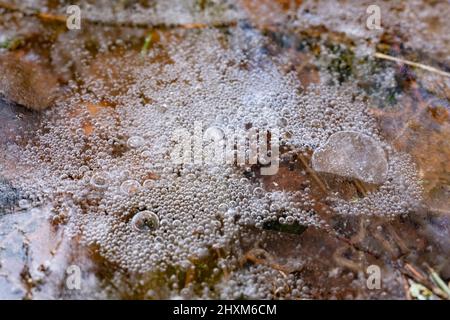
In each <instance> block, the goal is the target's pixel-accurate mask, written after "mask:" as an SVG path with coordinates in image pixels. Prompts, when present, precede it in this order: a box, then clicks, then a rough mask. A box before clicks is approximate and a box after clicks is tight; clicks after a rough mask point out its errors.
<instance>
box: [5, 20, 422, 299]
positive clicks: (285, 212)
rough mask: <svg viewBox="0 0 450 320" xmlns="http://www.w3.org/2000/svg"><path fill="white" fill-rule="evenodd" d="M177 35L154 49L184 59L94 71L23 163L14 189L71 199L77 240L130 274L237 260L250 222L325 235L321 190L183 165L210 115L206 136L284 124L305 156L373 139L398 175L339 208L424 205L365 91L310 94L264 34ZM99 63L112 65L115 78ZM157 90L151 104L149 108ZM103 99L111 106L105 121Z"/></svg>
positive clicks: (124, 61)
mask: <svg viewBox="0 0 450 320" xmlns="http://www.w3.org/2000/svg"><path fill="white" fill-rule="evenodd" d="M176 32H177V33H180V35H181V36H180V37H178V39H171V40H170V41H169V40H167V39H164V38H162V39H161V40H160V41H162V42H163V43H162V44H163V45H161V47H155V48H154V49H153V52H152V54H154V55H155V56H158V55H159V56H163V57H166V56H168V57H170V60H171V63H164V62H162V61H164V59H152V60H148V61H147V60H145V59H144V60H142V59H141V57H138V56H133V55H126V56H125V57H122V56H117V55H107V54H104V55H102V56H101V57H100V58H98V59H99V61H97V59H94V61H93V62H92V69H93V70H91V71H90V72H91V73H89V72H88V71H86V72H88V73H87V74H86V77H87V79H88V80H87V83H88V84H89V91H88V90H85V88H81V89H82V90H81V92H82V93H81V94H80V93H78V92H79V91H77V90H74V92H73V95H72V96H71V97H70V98H66V100H64V101H60V103H59V104H58V107H57V108H55V109H54V110H52V112H48V113H45V114H44V124H43V126H44V128H43V129H42V130H39V131H37V132H36V137H35V139H34V140H33V141H30V142H29V143H28V145H26V146H25V147H23V148H22V149H21V150H20V152H21V155H22V156H21V158H20V161H19V162H18V163H17V166H18V167H20V168H24V169H23V170H20V172H18V173H16V174H14V175H13V178H14V179H12V180H13V181H15V184H16V185H17V187H18V189H20V190H23V191H24V192H27V193H28V194H30V196H34V197H35V199H41V200H42V199H49V200H51V201H53V202H55V203H58V201H59V202H60V201H66V202H67V205H70V206H71V210H67V212H68V214H67V217H64V219H59V220H61V221H63V223H64V224H65V227H66V228H67V230H68V233H69V234H71V235H73V236H77V237H78V238H79V239H81V240H82V242H83V243H85V244H87V245H92V246H93V247H95V248H98V250H99V252H100V253H101V254H102V256H103V257H105V258H106V259H107V260H109V261H111V262H114V263H116V264H117V265H119V266H120V267H123V268H126V269H128V270H132V271H136V272H145V271H149V270H155V269H161V270H165V269H167V268H168V267H169V266H170V265H176V266H181V267H182V268H183V266H184V265H186V261H191V260H195V259H199V258H202V257H204V256H205V255H208V253H209V252H211V251H214V250H223V251H227V250H228V249H229V248H230V247H231V246H232V245H233V244H234V243H235V241H236V236H237V235H238V233H239V231H240V230H241V228H242V227H245V226H256V227H257V228H263V227H264V225H265V224H266V223H268V222H273V221H276V222H279V223H281V224H294V223H298V224H300V225H312V226H316V227H321V226H323V224H324V222H323V221H322V220H320V218H319V217H318V215H317V212H316V211H315V209H314V208H315V205H316V200H315V199H314V197H313V195H312V194H311V189H309V188H303V189H302V188H300V186H298V190H294V191H287V190H282V189H280V190H275V191H269V190H266V187H265V185H264V183H262V182H260V181H258V177H257V176H256V174H255V172H253V171H252V168H251V167H250V166H248V170H245V168H242V167H239V166H236V165H233V164H227V163H222V164H217V165H212V166H211V165H208V166H207V165H204V164H203V163H196V162H195V161H194V160H195V159H192V162H190V163H189V162H188V163H182V164H179V163H174V162H173V161H172V160H173V159H171V156H170V154H171V152H172V151H173V148H174V143H173V140H172V134H173V133H174V132H176V131H177V130H179V129H183V130H187V132H189V133H191V134H192V135H193V134H194V131H195V128H196V126H195V123H196V121H199V120H200V121H201V128H202V130H206V128H209V127H215V126H217V127H221V128H228V129H230V130H236V129H240V130H244V131H245V130H247V129H248V128H249V127H251V128H256V129H258V128H277V129H279V130H280V138H281V140H282V141H281V142H282V144H284V145H287V146H290V147H292V148H293V149H295V148H300V149H302V150H305V149H306V148H310V149H313V150H314V149H315V148H318V147H319V146H321V145H323V144H324V143H326V141H327V140H328V138H329V137H330V136H331V135H332V134H333V133H336V132H339V131H356V132H361V133H364V134H365V135H367V136H370V137H373V138H374V139H375V140H377V141H380V143H381V144H382V146H383V148H384V149H385V150H387V152H389V154H388V155H389V156H388V162H389V172H388V179H387V180H386V182H385V183H383V184H382V185H381V186H380V187H379V189H378V190H377V191H374V192H373V193H372V194H370V195H369V196H368V197H367V198H366V199H363V201H360V202H358V203H356V204H354V203H350V204H349V203H348V202H346V201H344V200H342V199H339V198H337V199H333V200H334V203H335V206H334V209H335V210H336V211H337V212H340V213H350V214H352V213H353V212H355V211H359V212H364V213H365V212H366V211H367V212H368V213H371V212H375V214H384V212H389V213H392V214H398V213H404V212H405V211H407V210H409V209H410V208H411V207H412V206H413V205H414V204H415V203H416V202H417V201H418V198H419V189H418V188H417V187H416V182H415V181H414V180H415V176H414V172H415V169H414V168H413V167H412V166H411V161H410V160H409V159H408V158H407V157H403V156H401V155H398V154H397V153H396V152H395V151H392V150H390V151H389V150H388V147H387V144H385V143H384V142H382V139H381V138H380V137H379V133H378V130H377V126H376V122H375V120H374V119H373V118H371V117H370V116H369V115H368V113H367V109H366V106H365V104H364V103H363V101H362V99H360V97H359V96H358V95H357V94H355V89H354V88H353V89H352V88H342V87H337V88H335V87H328V86H325V85H317V86H316V87H312V88H311V90H309V91H305V92H302V93H301V94H299V93H298V88H299V87H300V84H299V82H298V80H296V78H295V76H294V75H292V74H284V73H282V72H280V71H279V69H278V67H277V65H276V64H275V63H274V62H272V61H271V60H270V58H269V57H268V56H266V54H265V53H264V51H261V50H253V49H251V48H248V46H247V45H244V44H242V43H245V42H243V41H242V39H245V38H246V37H250V38H251V39H253V40H254V41H256V42H258V43H259V42H263V40H264V37H263V36H262V35H260V34H258V33H257V32H255V31H249V30H245V29H241V28H236V29H232V30H231V31H230V34H229V35H224V34H223V33H222V32H220V31H218V30H211V29H205V30H201V31H198V33H200V34H201V36H198V34H197V33H192V32H189V31H186V30H185V31H181V30H180V31H176ZM249 32H250V33H251V34H249ZM224 37H225V39H224ZM225 40H227V41H228V40H229V46H230V47H229V48H225V47H226V46H224V43H227V41H225ZM72 41H75V42H76V41H77V40H76V39H74V40H72ZM80 41H81V40H80ZM80 47H82V46H81V45H80ZM250 47H251V46H250ZM162 48H164V49H162ZM133 59H140V60H139V64H138V66H136V65H134V63H130V61H134V60H133ZM262 62H263V63H262ZM99 63H106V64H107V65H109V66H111V68H112V69H111V70H110V71H108V72H106V71H105V72H104V73H102V70H98V69H99V68H98V66H97V67H95V65H96V64H99ZM244 66H245V67H244ZM109 72H111V73H114V72H122V73H123V74H126V75H127V77H126V82H125V83H123V82H120V81H124V80H123V79H124V78H125V77H124V78H120V79H119V78H118V79H117V80H114V79H113V80H111V75H110V74H109ZM111 82H112V83H111ZM121 88H122V89H123V88H126V90H122V91H120V94H117V90H119V89H121ZM89 92H93V93H92V94H91V93H89ZM143 94H145V95H146V96H148V97H151V99H150V98H149V99H147V100H146V101H145V102H143V97H142V96H143ZM98 97H105V99H106V98H108V99H107V100H108V101H114V102H115V106H114V108H109V107H103V106H101V105H100V102H99V101H98ZM86 101H89V102H90V104H88V105H90V106H91V107H90V108H88V107H87V104H86ZM96 104H97V105H98V106H97V107H96V108H97V109H99V110H100V111H98V112H93V111H92V105H96ZM18 171H19V170H18ZM298 174H300V173H298ZM27 199H28V198H27ZM30 199H32V197H30ZM373 208H375V209H376V210H375V209H374V210H373ZM59 220H58V221H59ZM264 272H269V271H264ZM264 272H263V273H264ZM255 281H262V280H258V279H255ZM233 287H234V286H233ZM266 294H267V292H266V291H264V292H256V293H255V294H254V295H253V294H250V295H249V296H258V297H263V296H265V295H266Z"/></svg>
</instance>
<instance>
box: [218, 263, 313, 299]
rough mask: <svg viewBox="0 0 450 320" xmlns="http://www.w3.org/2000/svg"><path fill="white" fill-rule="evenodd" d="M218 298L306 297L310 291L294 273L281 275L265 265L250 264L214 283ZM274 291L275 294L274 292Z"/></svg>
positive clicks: (309, 294)
mask: <svg viewBox="0 0 450 320" xmlns="http://www.w3.org/2000/svg"><path fill="white" fill-rule="evenodd" d="M216 287H217V288H216V289H217V291H218V292H219V293H220V299H274V298H281V297H282V298H283V299H308V298H310V297H311V292H310V290H309V288H308V286H307V285H305V283H304V281H303V280H302V279H298V278H296V277H295V276H294V274H288V275H282V274H281V273H280V272H279V271H277V270H274V269H272V268H270V267H269V266H265V265H252V266H250V267H249V268H248V269H244V270H239V271H237V272H234V273H232V276H231V278H229V279H227V280H226V281H224V282H221V283H219V284H217V285H216ZM274 293H275V294H274Z"/></svg>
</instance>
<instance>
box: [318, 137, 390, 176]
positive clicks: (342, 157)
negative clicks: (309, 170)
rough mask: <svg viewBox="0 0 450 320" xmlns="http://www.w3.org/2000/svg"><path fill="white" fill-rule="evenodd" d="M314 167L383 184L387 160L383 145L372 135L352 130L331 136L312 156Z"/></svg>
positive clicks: (320, 170)
mask: <svg viewBox="0 0 450 320" xmlns="http://www.w3.org/2000/svg"><path fill="white" fill-rule="evenodd" d="M312 165H313V168H314V170H316V171H319V172H326V173H333V174H336V175H340V176H343V177H347V178H356V179H359V180H361V181H364V182H367V183H376V184H380V183H383V182H384V180H385V179H386V175H387V171H388V163H387V159H386V155H385V152H384V150H383V149H382V148H381V145H380V144H379V143H378V142H377V141H376V140H375V139H373V138H371V137H369V136H367V135H365V134H362V133H359V132H353V131H341V132H337V133H335V134H333V135H331V136H330V138H329V139H328V141H327V142H326V143H325V145H323V146H322V147H320V148H318V149H316V150H315V152H314V154H313V157H312Z"/></svg>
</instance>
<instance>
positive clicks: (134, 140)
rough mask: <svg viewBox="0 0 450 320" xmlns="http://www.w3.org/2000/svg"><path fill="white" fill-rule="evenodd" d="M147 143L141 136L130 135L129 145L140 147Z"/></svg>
mask: <svg viewBox="0 0 450 320" xmlns="http://www.w3.org/2000/svg"><path fill="white" fill-rule="evenodd" d="M144 143H145V140H144V138H142V137H140V136H133V137H130V138H129V139H128V141H127V145H128V146H129V147H130V148H139V147H142V146H143V145H144Z"/></svg>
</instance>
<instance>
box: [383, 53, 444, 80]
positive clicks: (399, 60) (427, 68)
mask: <svg viewBox="0 0 450 320" xmlns="http://www.w3.org/2000/svg"><path fill="white" fill-rule="evenodd" d="M374 56H375V57H376V58H379V59H385V60H390V61H395V62H398V63H403V64H407V65H409V66H413V67H416V68H420V69H423V70H427V71H430V72H434V73H436V74H439V75H441V76H444V77H449V78H450V73H448V72H445V71H442V70H439V69H436V68H434V67H431V66H427V65H424V64H421V63H417V62H413V61H409V60H404V59H401V58H397V57H393V56H389V55H387V54H383V53H380V52H375V55H374Z"/></svg>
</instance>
